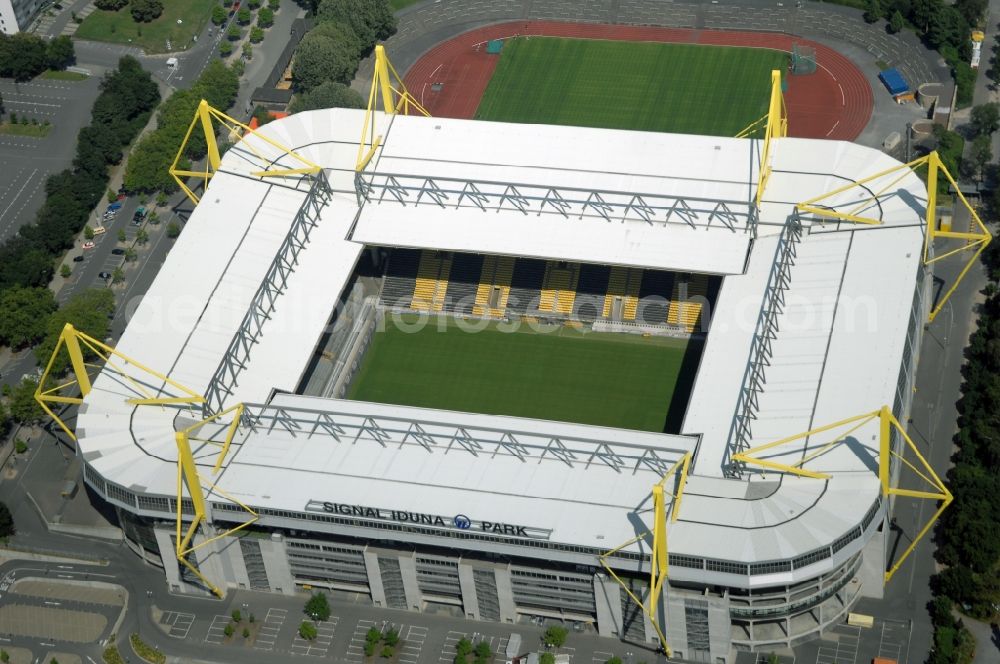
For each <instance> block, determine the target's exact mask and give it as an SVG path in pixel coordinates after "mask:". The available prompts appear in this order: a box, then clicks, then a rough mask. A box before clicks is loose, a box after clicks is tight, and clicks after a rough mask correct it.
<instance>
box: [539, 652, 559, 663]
mask: <svg viewBox="0 0 1000 664" xmlns="http://www.w3.org/2000/svg"><path fill="white" fill-rule="evenodd" d="M538 664H556V656H555V655H553V654H552V653H550V652H543V653H542V654H541V655H540V656H539V657H538Z"/></svg>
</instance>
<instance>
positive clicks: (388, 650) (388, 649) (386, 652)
mask: <svg viewBox="0 0 1000 664" xmlns="http://www.w3.org/2000/svg"><path fill="white" fill-rule="evenodd" d="M381 654H382V657H383V658H384V659H390V658H391V657H392V654H393V651H392V646H383V647H382V653H381Z"/></svg>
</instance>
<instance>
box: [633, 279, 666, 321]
mask: <svg viewBox="0 0 1000 664" xmlns="http://www.w3.org/2000/svg"><path fill="white" fill-rule="evenodd" d="M673 288H674V275H673V274H671V273H670V272H660V271H654V270H644V271H643V273H642V282H641V284H640V286H639V303H640V304H639V312H638V318H639V320H640V321H641V322H643V323H647V324H650V325H656V324H659V323H662V322H663V321H665V320H667V309H668V306H669V300H670V294H671V293H672V292H673Z"/></svg>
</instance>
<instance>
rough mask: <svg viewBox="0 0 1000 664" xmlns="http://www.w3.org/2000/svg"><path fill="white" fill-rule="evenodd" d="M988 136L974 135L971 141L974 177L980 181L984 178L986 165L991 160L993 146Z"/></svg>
mask: <svg viewBox="0 0 1000 664" xmlns="http://www.w3.org/2000/svg"><path fill="white" fill-rule="evenodd" d="M992 142H993V141H992V140H991V139H990V137H989V136H986V135H982V136H976V138H975V139H973V141H972V163H973V165H974V177H975V178H976V179H978V180H979V181H980V182H982V181H983V179H984V178H985V171H986V165H987V164H989V163H990V162H991V161H992V160H993V146H992Z"/></svg>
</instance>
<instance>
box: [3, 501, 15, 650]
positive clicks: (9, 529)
mask: <svg viewBox="0 0 1000 664" xmlns="http://www.w3.org/2000/svg"><path fill="white" fill-rule="evenodd" d="M14 532H15V530H14V517H13V515H11V513H10V508H9V507H7V503H0V537H9V536H11V535H13V534H14ZM0 661H7V660H5V659H3V658H2V657H0Z"/></svg>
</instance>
